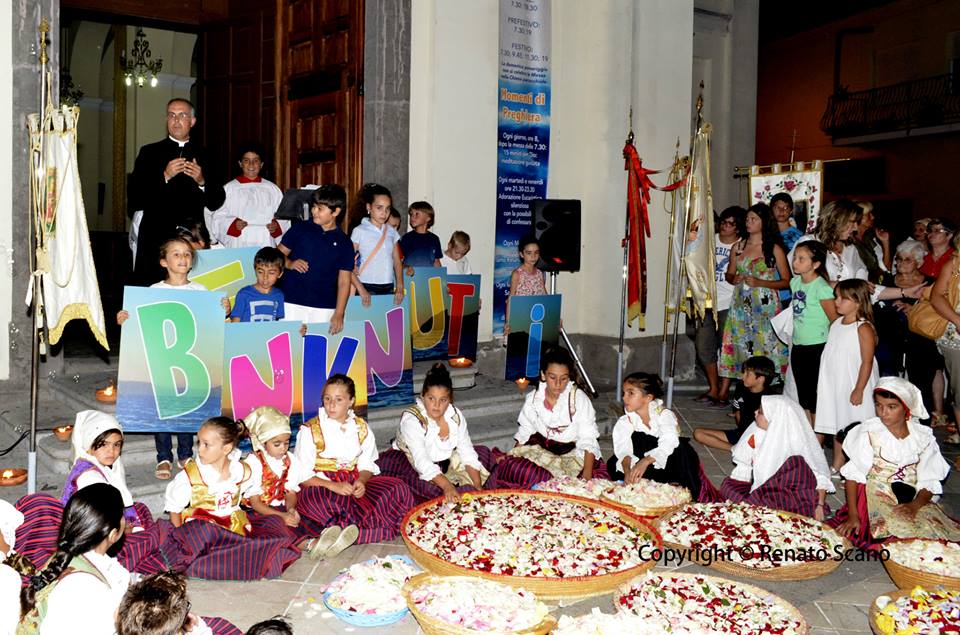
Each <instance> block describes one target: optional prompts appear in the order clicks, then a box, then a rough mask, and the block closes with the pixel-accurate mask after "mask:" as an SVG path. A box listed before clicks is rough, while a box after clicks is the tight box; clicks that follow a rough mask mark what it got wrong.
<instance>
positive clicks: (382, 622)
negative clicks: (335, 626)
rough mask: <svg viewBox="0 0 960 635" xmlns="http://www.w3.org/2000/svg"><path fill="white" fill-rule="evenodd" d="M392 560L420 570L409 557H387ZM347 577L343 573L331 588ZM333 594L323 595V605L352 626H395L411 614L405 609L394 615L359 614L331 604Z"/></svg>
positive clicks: (395, 612) (367, 562)
mask: <svg viewBox="0 0 960 635" xmlns="http://www.w3.org/2000/svg"><path fill="white" fill-rule="evenodd" d="M387 558H388V559H390V560H400V561H402V562H403V563H405V564H408V565H410V566H412V567H416V568H417V569H418V570H419V567H418V566H417V564H416V563H415V562H414V561H413V560H411V559H410V558H409V557H407V556H401V555H391V556H387ZM374 562H376V558H372V559H370V560H367V561H365V564H372V563H374ZM344 575H346V573H342V574H340V575H339V576H337V577H336V578H334V580H333V582H331V583H330V586H333V584H334V583H336V581H337V580H339V579H340V578H341V577H343V576H344ZM331 595H332V594H331V593H330V592H329V591H324V593H323V605H324V606H326V607H327V609H328V610H329V611H330V612H331V613H333V614H334V615H335V616H337V618H339V619H340V620H342V621H344V622H346V623H347V624H350V625H352V626H387V625H388V624H394V623H396V622H399V621H400V620H402V619H403V618H404V617H406V616H407V614H408V613H409V612H410V609H408V608H406V607H404V608H403V609H401V610H399V611H394V612H392V613H357V612H356V611H348V610H346V609H342V608H339V607H336V606H332V605H331V604H330V596H331Z"/></svg>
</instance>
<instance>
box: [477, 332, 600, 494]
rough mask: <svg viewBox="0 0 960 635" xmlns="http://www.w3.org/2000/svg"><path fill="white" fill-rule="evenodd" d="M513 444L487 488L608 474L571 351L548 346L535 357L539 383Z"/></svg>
mask: <svg viewBox="0 0 960 635" xmlns="http://www.w3.org/2000/svg"><path fill="white" fill-rule="evenodd" d="M518 422H519V424H520V427H519V430H517V434H516V435H515V436H514V439H515V440H516V445H515V446H514V448H513V449H512V450H510V452H508V453H507V456H506V458H504V459H503V460H502V461H500V462H499V463H498V464H497V466H496V469H494V470H493V472H492V474H491V476H490V483H488V485H487V486H488V487H489V488H493V487H512V488H519V489H529V488H531V487H533V486H534V485H536V484H537V483H542V482H543V481H546V480H549V479H551V478H554V477H558V476H579V477H582V478H584V479H591V478H593V477H597V478H607V469H606V466H605V465H604V464H603V462H602V461H601V460H600V444H599V443H598V441H597V439H598V437H599V436H600V433H599V431H598V430H597V418H596V412H595V411H594V409H593V404H592V403H590V397H588V396H587V393H585V392H583V391H582V390H580V389H579V388H578V387H577V383H576V369H575V367H574V364H573V359H572V358H571V357H570V353H568V352H567V351H566V349H563V348H559V347H558V348H553V349H551V350H548V351H547V352H545V353H544V354H543V355H542V356H541V358H540V385H539V386H537V389H536V390H533V391H530V392H528V393H527V397H526V400H525V401H524V404H523V408H522V409H521V410H520V416H519V418H518Z"/></svg>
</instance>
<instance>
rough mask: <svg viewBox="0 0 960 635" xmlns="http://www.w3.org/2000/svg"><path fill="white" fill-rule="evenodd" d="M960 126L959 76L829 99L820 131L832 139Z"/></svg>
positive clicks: (951, 75)
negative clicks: (953, 125)
mask: <svg viewBox="0 0 960 635" xmlns="http://www.w3.org/2000/svg"><path fill="white" fill-rule="evenodd" d="M957 123H960V74H947V75H939V76H937V77H926V78H923V79H917V80H913V81H909V82H901V83H899V84H891V85H890V86H881V87H879V88H872V89H870V90H862V91H858V92H855V93H849V92H844V91H841V92H837V93H835V94H834V95H832V96H831V97H830V98H829V99H828V100H827V110H826V112H824V113H823V117H822V118H821V119H820V129H821V130H823V131H824V132H825V133H827V134H828V135H830V136H831V137H833V138H834V139H837V138H841V137H859V136H867V135H874V134H882V133H889V132H896V131H908V130H915V129H918V128H931V127H936V126H944V125H949V124H957Z"/></svg>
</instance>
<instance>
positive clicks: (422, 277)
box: [406, 267, 449, 362]
mask: <svg viewBox="0 0 960 635" xmlns="http://www.w3.org/2000/svg"><path fill="white" fill-rule="evenodd" d="M413 271H414V273H413V277H408V278H407V279H406V280H407V297H409V298H410V333H411V335H412V338H413V360H414V361H417V362H418V361H420V360H426V359H447V357H449V353H448V350H449V347H448V345H447V306H446V304H447V302H446V298H447V270H446V269H444V268H442V267H414V269H413Z"/></svg>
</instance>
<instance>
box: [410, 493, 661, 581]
mask: <svg viewBox="0 0 960 635" xmlns="http://www.w3.org/2000/svg"><path fill="white" fill-rule="evenodd" d="M400 528H401V535H402V536H403V540H404V542H405V543H406V545H407V548H408V549H409V550H410V554H411V556H412V557H413V559H414V560H415V561H416V562H417V564H419V565H420V566H421V567H423V568H424V569H426V570H428V571H430V572H432V573H435V574H438V575H452V576H456V575H460V576H462V575H466V576H473V577H479V578H485V579H488V580H494V581H496V582H503V583H505V584H509V585H511V586H513V587H515V588H524V589H526V590H527V591H531V592H533V593H535V594H536V596H537V597H539V598H541V599H557V598H569V597H588V596H593V595H602V594H604V593H609V592H610V591H612V590H613V589H615V588H616V587H617V586H618V585H620V584H623V583H624V582H626V581H627V580H630V579H632V578H634V577H636V576H637V575H638V574H640V573H642V572H644V571H646V570H647V569H649V568H651V567H652V566H653V565H654V564H655V559H653V558H650V557H643V554H644V553H649V552H651V551H653V550H657V549H659V547H660V536H659V534H658V533H657V531H656V530H655V529H653V528H652V527H651V526H650V525H648V524H647V523H645V522H644V521H643V520H641V519H639V518H637V517H635V516H632V515H630V514H628V513H626V512H622V511H619V510H617V509H613V508H611V507H609V506H607V505H605V504H603V503H601V502H599V501H590V500H586V499H584V498H578V497H572V496H567V495H564V494H556V493H551V492H535V491H529V490H493V491H487V492H475V493H470V494H464V495H463V496H462V497H461V499H460V500H459V501H457V502H456V503H447V502H445V501H444V499H442V498H436V499H434V500H431V501H427V502H425V503H422V504H420V505H418V506H417V507H414V508H413V509H412V510H410V511H409V512H408V513H407V515H406V517H404V519H403V522H402V523H401V525H400Z"/></svg>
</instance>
